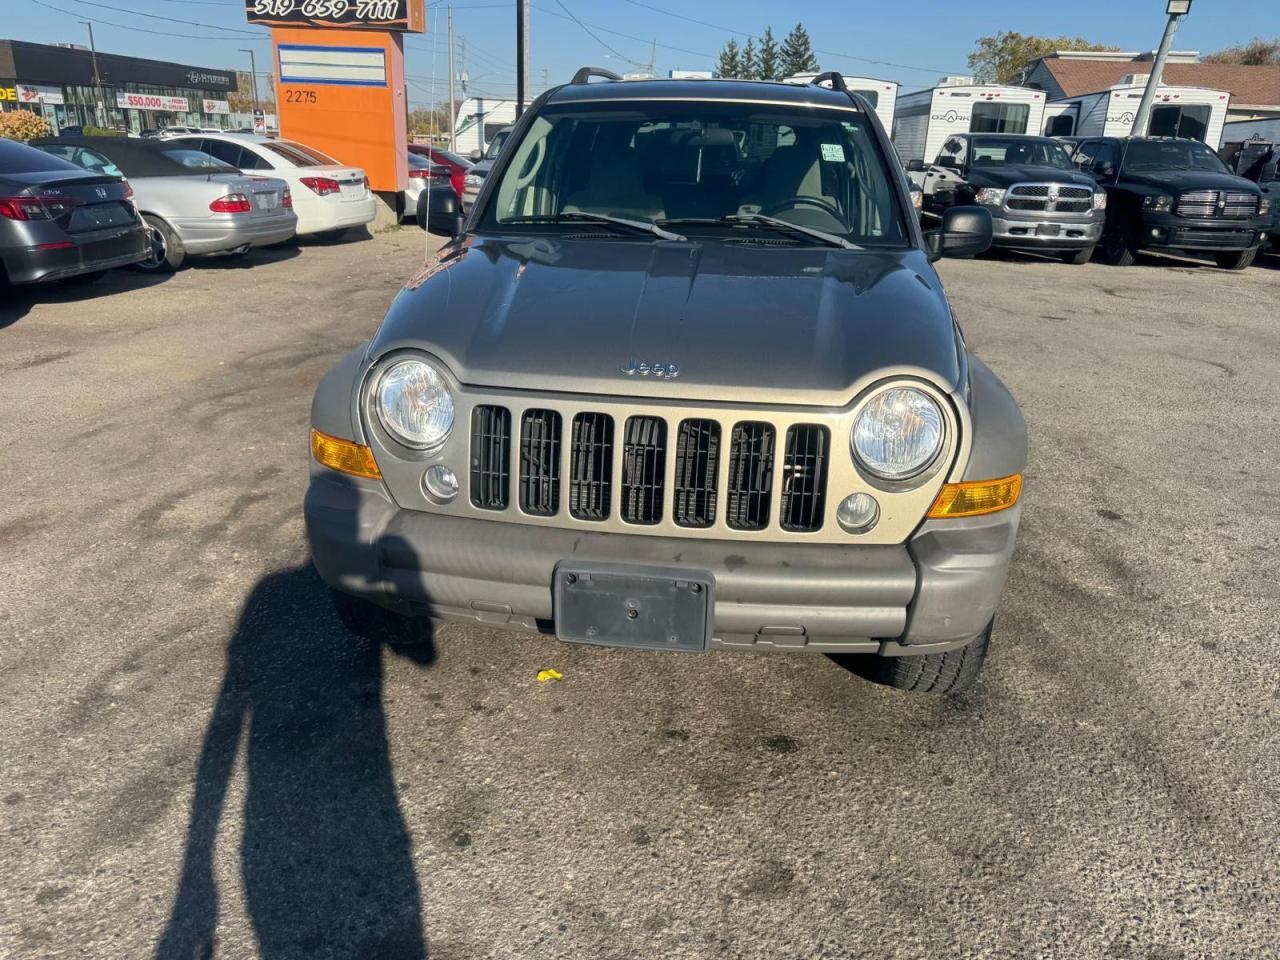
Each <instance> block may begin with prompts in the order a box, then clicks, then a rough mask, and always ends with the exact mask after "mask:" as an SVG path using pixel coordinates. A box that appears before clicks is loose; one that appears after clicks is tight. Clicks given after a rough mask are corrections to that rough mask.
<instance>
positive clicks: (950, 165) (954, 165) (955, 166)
mask: <svg viewBox="0 0 1280 960" xmlns="http://www.w3.org/2000/svg"><path fill="white" fill-rule="evenodd" d="M937 166H939V167H946V168H947V169H948V170H959V169H960V161H959V160H957V159H956V158H955V157H953V156H951V155H950V154H943V155H942V156H941V157H939V158H938V163H937Z"/></svg>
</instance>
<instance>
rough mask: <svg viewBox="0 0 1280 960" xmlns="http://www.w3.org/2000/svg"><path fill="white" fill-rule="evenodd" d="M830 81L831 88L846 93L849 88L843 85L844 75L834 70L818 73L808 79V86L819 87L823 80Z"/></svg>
mask: <svg viewBox="0 0 1280 960" xmlns="http://www.w3.org/2000/svg"><path fill="white" fill-rule="evenodd" d="M828 81H829V82H830V83H831V89H832V90H839V91H840V92H841V93H848V92H849V88H848V87H846V86H845V85H844V77H843V76H841V75H840V74H839V73H837V72H836V71H834V70H828V71H827V72H826V73H820V74H818V75H817V76H816V77H814V78H813V79H812V80H810V81H809V86H811V87H820V86H822V84H823V83H825V82H828Z"/></svg>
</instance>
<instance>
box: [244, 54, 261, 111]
mask: <svg viewBox="0 0 1280 960" xmlns="http://www.w3.org/2000/svg"><path fill="white" fill-rule="evenodd" d="M240 52H241V53H247V54H248V55H249V78H250V80H249V82H250V83H252V84H253V118H254V121H255V122H256V121H257V119H258V111H259V110H260V109H261V107H260V106H259V105H258V61H257V60H255V59H254V57H253V51H252V50H250V49H249V48H248V47H241V48H240ZM249 126H251V127H252V126H253V124H252V123H250V124H249Z"/></svg>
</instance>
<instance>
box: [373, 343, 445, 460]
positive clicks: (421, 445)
mask: <svg viewBox="0 0 1280 960" xmlns="http://www.w3.org/2000/svg"><path fill="white" fill-rule="evenodd" d="M373 399H374V406H375V408H376V409H377V412H378V420H379V421H380V422H381V423H382V426H383V427H384V428H386V430H387V432H388V433H390V434H391V436H393V437H394V438H395V439H396V440H398V441H399V442H400V443H403V444H404V445H405V446H407V447H413V448H414V449H415V450H434V449H435V448H436V447H439V446H440V445H441V444H442V443H444V442H445V440H446V439H448V437H449V431H450V430H452V429H453V393H452V391H450V389H449V384H448V383H447V382H446V381H445V378H444V376H443V375H442V374H441V373H440V371H439V370H437V369H436V368H435V367H433V366H432V365H431V364H430V363H427V362H426V361H425V360H416V359H413V358H407V359H404V360H397V361H396V362H395V363H392V364H391V365H390V366H389V367H387V369H386V370H384V371H383V372H382V376H380V377H379V378H378V383H377V386H376V387H375V388H374V397H373Z"/></svg>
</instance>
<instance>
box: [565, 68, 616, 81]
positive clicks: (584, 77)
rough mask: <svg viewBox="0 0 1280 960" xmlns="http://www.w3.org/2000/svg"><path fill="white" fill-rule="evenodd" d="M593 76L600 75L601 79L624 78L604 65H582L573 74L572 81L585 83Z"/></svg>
mask: <svg viewBox="0 0 1280 960" xmlns="http://www.w3.org/2000/svg"><path fill="white" fill-rule="evenodd" d="M592 77H599V78H600V79H601V80H621V79H622V78H621V77H620V76H618V75H617V74H616V73H614V72H613V71H612V70H606V69H605V68H604V67H582V68H581V69H579V70H578V72H577V73H575V74H574V75H573V80H572V81H571V82H572V83H575V84H583V83H586V82H587V81H588V80H590V79H591V78H592Z"/></svg>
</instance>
